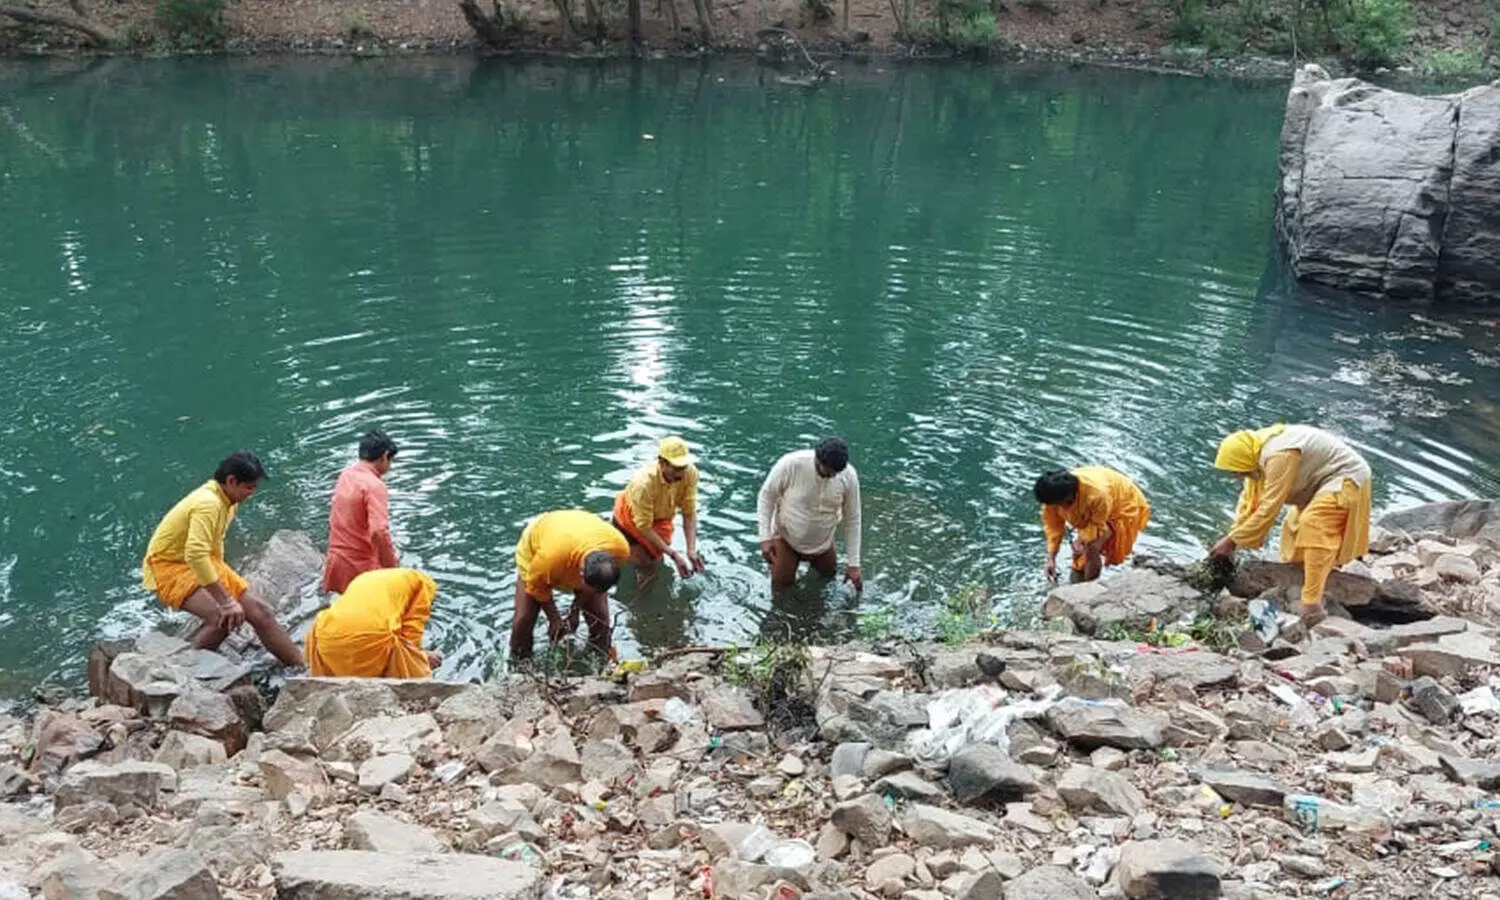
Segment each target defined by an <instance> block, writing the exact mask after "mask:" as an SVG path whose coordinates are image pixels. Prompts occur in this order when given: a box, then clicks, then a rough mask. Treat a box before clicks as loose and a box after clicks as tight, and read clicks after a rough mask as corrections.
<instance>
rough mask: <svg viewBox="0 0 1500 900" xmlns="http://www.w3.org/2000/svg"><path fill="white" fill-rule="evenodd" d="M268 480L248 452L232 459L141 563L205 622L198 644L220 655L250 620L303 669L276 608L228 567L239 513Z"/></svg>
mask: <svg viewBox="0 0 1500 900" xmlns="http://www.w3.org/2000/svg"><path fill="white" fill-rule="evenodd" d="M265 477H266V469H265V466H263V465H261V462H260V460H259V459H258V458H256V456H255V454H254V453H251V452H250V451H248V450H241V451H239V452H237V453H231V454H229V455H228V456H226V457H224V461H223V462H221V463H219V467H218V469H216V470H214V477H213V478H212V479H211V480H209V481H207V482H204V483H203V484H202V485H200V486H199V487H198V488H197V489H196V490H194V491H193V492H192V493H190V494H188V495H187V496H186V497H184V498H182V499H181V500H179V501H178V502H177V505H176V506H174V507H172V509H171V510H170V511H169V512H168V513H167V514H166V516H165V517H164V518H163V519H162V520H161V524H159V525H157V526H156V532H155V533H154V534H152V535H151V543H150V544H148V545H147V546H146V558H145V560H144V561H143V562H142V563H141V575H142V577H141V582H142V583H143V584H144V585H145V586H146V589H147V590H149V591H152V592H153V593H155V594H156V596H157V598H158V599H160V600H161V602H163V603H165V604H166V605H167V606H170V607H172V608H173V609H183V610H186V611H188V612H190V613H192V614H193V615H195V616H197V617H198V618H199V619H201V620H202V621H203V627H202V628H200V629H198V634H197V637H195V638H194V639H193V646H195V647H197V648H199V649H201V650H213V649H216V648H217V647H218V646H219V645H220V644H221V643H223V642H224V639H225V638H226V637H228V636H229V633H230V632H231V631H234V630H235V629H236V628H238V627H240V625H241V624H243V623H245V622H248V623H250V627H251V628H254V629H255V633H256V634H257V635H259V636H260V641H261V643H262V644H264V645H265V647H266V649H267V650H269V651H271V654H272V655H273V656H275V657H276V658H277V659H278V660H280V661H281V664H282V665H284V666H301V665H302V651H301V650H299V649H297V645H296V644H295V643H293V642H292V638H291V636H290V635H288V634H287V633H286V629H285V628H282V627H281V625H280V623H278V622H277V621H276V617H275V616H274V615H272V613H271V609H270V607H268V606H267V605H266V604H265V603H264V602H262V601H261V600H260V598H258V597H256V596H254V595H252V594H251V593H250V592H249V585H248V584H246V582H245V579H244V578H242V577H240V574H239V573H238V572H236V571H235V570H233V569H231V568H229V566H228V564H227V563H225V562H224V534H225V532H227V531H228V530H229V523H230V522H232V521H234V513H235V510H236V509H238V507H239V505H240V504H241V503H244V502H245V501H246V500H249V499H250V497H251V495H252V494H254V493H255V489H256V488H257V487H259V486H260V482H261V479H263V478H265Z"/></svg>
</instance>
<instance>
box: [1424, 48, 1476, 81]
mask: <svg viewBox="0 0 1500 900" xmlns="http://www.w3.org/2000/svg"><path fill="white" fill-rule="evenodd" d="M1419 64H1420V66H1421V67H1422V70H1423V71H1425V72H1427V73H1429V74H1431V75H1434V76H1436V77H1438V78H1478V77H1480V76H1482V75H1484V74H1485V72H1486V70H1487V68H1488V67H1487V66H1486V65H1485V59H1484V47H1482V46H1479V45H1476V44H1473V43H1468V44H1465V45H1464V46H1462V47H1457V48H1453V49H1447V50H1433V51H1430V52H1428V53H1426V54H1424V55H1423V56H1422V59H1421V61H1420V63H1419Z"/></svg>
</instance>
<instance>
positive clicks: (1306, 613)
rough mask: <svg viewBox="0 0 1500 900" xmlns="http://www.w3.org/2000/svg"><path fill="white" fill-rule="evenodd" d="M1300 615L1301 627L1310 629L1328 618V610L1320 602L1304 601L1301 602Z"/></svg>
mask: <svg viewBox="0 0 1500 900" xmlns="http://www.w3.org/2000/svg"><path fill="white" fill-rule="evenodd" d="M1301 615H1302V625H1303V627H1304V628H1306V629H1307V630H1308V631H1311V630H1312V628H1313V626H1314V625H1316V624H1318V623H1319V622H1321V621H1323V620H1324V619H1326V618H1328V610H1327V609H1325V608H1324V606H1323V604H1321V603H1313V604H1307V603H1304V604H1302V610H1301Z"/></svg>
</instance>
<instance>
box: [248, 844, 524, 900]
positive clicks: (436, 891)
mask: <svg viewBox="0 0 1500 900" xmlns="http://www.w3.org/2000/svg"><path fill="white" fill-rule="evenodd" d="M273 872H274V873H275V877H276V896H277V898H278V900H537V898H539V897H541V894H542V885H543V876H542V873H541V872H540V871H538V870H537V869H535V868H533V867H531V866H528V865H524V864H522V863H516V862H507V861H505V860H500V859H492V858H490V857H487V856H472V855H468V854H461V853H445V854H436V855H410V854H402V855H395V854H388V853H371V852H367V851H359V850H309V851H300V852H295V853H282V854H278V855H277V856H276V857H275V859H274V861H273Z"/></svg>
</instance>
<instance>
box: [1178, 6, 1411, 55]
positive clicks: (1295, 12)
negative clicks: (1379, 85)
mask: <svg viewBox="0 0 1500 900" xmlns="http://www.w3.org/2000/svg"><path fill="white" fill-rule="evenodd" d="M1167 12H1168V16H1169V21H1168V33H1169V34H1170V35H1171V39H1172V41H1173V42H1174V43H1176V44H1178V45H1182V46H1192V47H1201V48H1203V49H1204V50H1205V51H1207V52H1208V53H1210V54H1216V55H1227V54H1237V53H1243V52H1246V51H1254V52H1261V53H1272V54H1277V55H1285V54H1290V53H1293V52H1296V53H1297V54H1298V55H1301V56H1318V55H1323V54H1331V55H1336V56H1338V57H1340V58H1342V59H1344V60H1345V61H1347V62H1349V63H1351V64H1353V65H1356V66H1361V67H1373V66H1382V65H1391V64H1393V63H1396V62H1398V61H1399V60H1400V59H1401V57H1402V55H1403V54H1404V53H1405V52H1406V50H1407V48H1408V46H1409V45H1410V44H1411V39H1412V30H1411V23H1412V0H1167Z"/></svg>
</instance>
